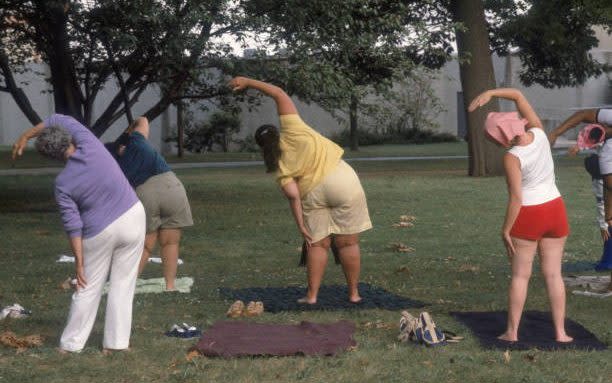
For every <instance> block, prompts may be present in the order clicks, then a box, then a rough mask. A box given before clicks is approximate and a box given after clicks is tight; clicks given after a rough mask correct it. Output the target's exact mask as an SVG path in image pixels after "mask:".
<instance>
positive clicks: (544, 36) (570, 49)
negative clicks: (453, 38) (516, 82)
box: [486, 0, 612, 88]
mask: <svg viewBox="0 0 612 383" xmlns="http://www.w3.org/2000/svg"><path fill="white" fill-rule="evenodd" d="M486 3H487V8H488V10H489V12H490V16H491V18H490V20H489V21H490V22H489V31H490V39H491V45H492V48H493V49H494V50H495V51H496V52H497V53H499V54H501V55H505V54H508V53H509V50H510V49H511V48H517V49H516V52H517V55H518V57H519V58H520V59H521V62H522V64H523V67H522V69H521V72H520V74H519V76H520V79H521V81H522V82H523V83H524V84H525V85H528V86H529V85H532V84H539V85H542V86H544V87H547V88H552V87H561V86H576V85H581V84H584V83H585V82H586V81H587V80H588V79H589V78H590V77H596V76H598V75H600V74H602V73H603V72H605V71H609V70H610V68H608V67H607V66H606V65H605V64H603V63H600V62H598V61H597V60H595V59H594V58H593V56H592V55H591V54H590V53H589V51H590V50H592V49H593V48H595V47H597V45H598V43H599V42H598V40H597V38H596V37H595V32H594V30H593V27H594V26H600V27H603V28H604V29H605V30H607V31H608V33H610V32H612V2H610V1H609V0H529V1H527V0H525V1H514V0H488V1H487V2H486Z"/></svg>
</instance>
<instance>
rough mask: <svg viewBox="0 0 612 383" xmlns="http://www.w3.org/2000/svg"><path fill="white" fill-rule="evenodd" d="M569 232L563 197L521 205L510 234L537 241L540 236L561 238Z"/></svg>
mask: <svg viewBox="0 0 612 383" xmlns="http://www.w3.org/2000/svg"><path fill="white" fill-rule="evenodd" d="M568 234H569V225H568V223H567V213H566V211H565V204H564V203H563V198H561V197H559V198H555V199H554V200H552V201H548V202H545V203H543V204H540V205H530V206H521V210H520V211H519V215H518V217H516V221H515V222H514V226H512V230H510V236H512V237H515V238H521V239H527V240H530V241H537V240H540V239H542V238H562V237H567V235H568Z"/></svg>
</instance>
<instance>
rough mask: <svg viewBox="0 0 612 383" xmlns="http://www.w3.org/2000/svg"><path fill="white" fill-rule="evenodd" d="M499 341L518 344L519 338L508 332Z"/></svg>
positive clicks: (499, 337)
mask: <svg viewBox="0 0 612 383" xmlns="http://www.w3.org/2000/svg"><path fill="white" fill-rule="evenodd" d="M497 339H501V340H505V341H506V342H518V336H516V335H511V334H508V333H507V332H505V333H503V334H501V335H500V336H498V337H497Z"/></svg>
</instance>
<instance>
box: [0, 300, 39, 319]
mask: <svg viewBox="0 0 612 383" xmlns="http://www.w3.org/2000/svg"><path fill="white" fill-rule="evenodd" d="M30 315H32V312H31V311H30V310H26V309H25V308H24V307H23V306H22V305H20V304H19V303H13V305H12V306H6V307H5V308H3V309H2V311H1V312H0V319H4V318H13V319H22V318H27V317H29V316H30Z"/></svg>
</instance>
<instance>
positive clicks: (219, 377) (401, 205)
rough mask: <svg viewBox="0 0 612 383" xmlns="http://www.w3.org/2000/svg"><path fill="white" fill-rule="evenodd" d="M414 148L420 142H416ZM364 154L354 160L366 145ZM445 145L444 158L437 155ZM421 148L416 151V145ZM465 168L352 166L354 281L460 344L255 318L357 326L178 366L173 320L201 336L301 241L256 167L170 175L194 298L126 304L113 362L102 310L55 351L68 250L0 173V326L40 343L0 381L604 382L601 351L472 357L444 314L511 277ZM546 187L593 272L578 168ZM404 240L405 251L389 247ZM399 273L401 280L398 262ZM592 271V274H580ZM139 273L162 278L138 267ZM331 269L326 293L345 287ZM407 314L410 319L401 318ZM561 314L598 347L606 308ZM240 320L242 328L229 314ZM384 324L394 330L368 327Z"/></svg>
mask: <svg viewBox="0 0 612 383" xmlns="http://www.w3.org/2000/svg"><path fill="white" fill-rule="evenodd" d="M423 148H425V146H423ZM364 151H365V150H364ZM449 151H452V150H451V149H449ZM425 152H427V150H425ZM466 163H467V161H466V160H452V161H451V160H439V161H428V162H421V161H420V162H403V161H393V162H357V163H354V164H353V166H354V167H355V168H356V170H357V171H358V173H359V174H360V177H361V180H362V183H363V185H364V188H365V190H366V194H367V197H368V204H369V208H370V214H371V217H372V220H373V223H374V225H375V228H374V229H373V230H370V231H368V232H367V233H365V234H364V235H363V237H362V262H363V273H362V280H363V281H365V282H368V283H370V284H373V285H376V286H380V287H383V288H385V289H388V290H390V291H392V292H395V293H398V294H400V295H404V296H407V297H410V298H414V299H419V300H423V301H425V302H428V303H429V306H428V307H427V311H429V312H430V313H432V315H433V317H434V319H435V320H436V323H437V324H438V326H440V327H442V328H445V329H449V330H452V331H455V332H458V333H459V334H462V335H465V336H466V340H464V341H463V342H461V343H459V344H454V345H449V346H446V347H443V348H435V349H428V348H424V347H416V346H412V345H405V344H398V343H397V342H396V340H395V338H396V336H397V328H396V324H397V322H398V320H399V313H398V312H393V311H385V310H354V311H328V312H306V313H296V312H286V313H279V314H269V313H265V314H264V315H263V316H262V317H260V318H258V319H257V320H258V321H265V322H275V323H297V322H299V321H302V320H310V321H321V322H325V321H334V320H339V319H349V320H352V321H354V322H355V323H356V324H357V326H358V328H357V331H356V334H355V338H356V340H357V342H358V347H357V349H356V350H354V351H351V352H345V353H343V354H340V355H339V356H337V357H286V358H242V359H229V360H225V359H216V358H204V357H200V358H195V359H193V360H192V361H187V360H186V359H185V354H186V351H187V349H188V348H189V347H190V346H191V345H192V344H193V343H194V342H192V341H184V340H178V339H175V338H167V337H165V336H163V332H164V331H166V330H167V329H168V328H169V326H170V325H172V324H173V323H180V322H183V321H184V322H188V323H196V324H198V325H199V326H201V327H203V328H204V330H206V328H207V327H208V326H209V325H211V324H212V323H214V322H215V321H217V320H222V319H224V314H225V311H226V310H227V307H228V306H229V304H230V303H231V302H229V301H224V300H223V299H222V298H220V297H219V294H218V291H217V289H218V288H219V287H231V288H240V287H254V286H289V285H291V286H295V285H303V284H304V283H305V274H304V270H303V269H300V268H297V267H296V264H297V261H298V257H299V253H298V250H297V248H298V246H299V245H300V243H301V241H300V237H299V234H298V232H297V229H295V226H294V223H293V220H292V217H291V214H290V211H289V208H288V206H287V202H286V201H285V200H284V198H282V197H281V194H280V193H279V191H278V190H277V188H276V186H275V185H274V183H273V181H272V179H271V178H270V177H269V176H266V175H264V173H263V169H262V168H261V167H251V168H239V169H229V170H228V169H196V170H183V171H178V172H177V174H178V175H179V177H180V178H181V179H182V181H183V182H184V184H185V186H186V188H187V191H188V194H189V196H190V200H191V204H192V205H191V206H192V209H193V213H194V219H195V226H194V227H193V228H191V229H189V230H187V231H186V232H185V234H184V241H183V246H182V255H181V257H182V258H183V259H184V260H185V264H184V265H182V266H179V276H192V277H194V279H195V285H194V289H193V290H192V293H191V294H177V293H166V294H145V295H136V298H135V300H134V325H133V333H132V338H131V341H132V348H133V351H132V352H129V353H121V354H116V355H112V356H110V357H105V356H102V354H101V353H100V347H101V337H102V321H101V320H100V319H101V317H102V314H103V311H104V310H103V308H104V300H103V302H102V306H101V310H100V311H102V312H100V315H99V319H98V322H97V324H96V326H95V328H94V331H93V333H92V335H91V337H90V339H89V342H88V346H87V348H86V349H85V350H84V351H83V353H82V354H80V355H59V354H58V353H57V352H56V351H55V347H56V345H57V343H58V337H59V335H60V332H61V330H62V328H63V326H64V324H65V319H66V316H67V313H68V308H69V304H70V294H69V293H66V292H63V291H60V290H59V289H58V284H59V282H61V281H62V280H64V279H65V278H66V277H67V276H69V275H71V273H72V271H73V269H72V268H73V266H72V265H69V264H57V263H55V259H56V258H57V255H58V254H60V253H62V252H66V251H67V249H68V244H67V241H66V239H65V236H64V234H63V232H62V229H61V225H60V219H59V215H58V213H57V210H56V207H55V204H54V200H53V190H52V180H53V178H52V177H51V176H10V177H8V176H5V177H0V212H1V214H0V231H1V233H2V238H4V243H3V246H2V247H1V250H0V252H1V256H0V303H1V305H2V306H4V305H8V304H12V303H13V302H18V303H20V304H22V305H23V306H25V307H27V308H29V309H31V310H32V311H33V315H32V317H31V318H29V319H25V320H4V321H0V331H5V330H11V331H14V332H15V333H17V334H18V335H27V334H33V333H38V334H41V335H43V336H44V337H45V344H44V346H43V347H41V348H37V349H31V350H28V351H26V352H24V353H22V354H19V355H17V354H15V351H14V350H12V349H8V348H3V347H2V346H0V383H2V382H28V383H36V382H45V383H51V382H64V381H70V382H130V383H132V382H271V381H279V382H295V381H305V382H411V381H413V382H572V383H574V382H601V383H604V382H609V381H610V377H611V376H612V363H610V360H611V359H612V351H610V350H608V351H604V352H585V351H562V352H542V351H537V350H531V351H524V352H518V351H513V352H511V353H510V360H509V361H508V360H506V359H505V358H504V353H503V351H488V350H484V349H482V348H481V347H480V346H479V344H478V343H477V341H476V340H475V339H474V337H473V336H471V334H470V333H469V332H468V330H467V329H466V328H465V327H463V326H462V325H460V324H459V323H458V322H456V321H455V320H453V319H452V318H451V317H450V316H449V315H448V312H449V311H453V310H483V311H488V310H504V309H505V308H506V288H507V283H508V280H509V267H508V262H507V259H506V256H505V254H504V251H503V246H502V243H501V240H500V236H499V230H500V227H501V223H502V219H503V215H504V207H505V202H506V191H505V182H504V179H503V178H501V177H495V178H470V177H466V176H465V173H466V170H465V168H466ZM557 175H558V179H559V181H558V185H559V188H560V189H561V192H562V193H563V194H564V196H565V198H566V204H567V208H568V214H569V219H570V225H571V228H572V234H571V236H570V238H569V240H568V244H567V247H566V252H567V255H566V258H565V261H566V263H567V264H578V263H580V262H586V261H589V262H595V261H597V260H598V259H599V257H600V254H601V243H600V242H601V240H600V239H599V232H598V229H597V226H596V224H595V219H594V214H595V208H594V206H593V202H594V201H593V196H592V194H591V189H590V179H589V178H588V175H587V173H586V172H585V171H584V170H583V169H582V161H581V160H580V158H578V159H565V158H564V159H560V160H558V163H557ZM401 214H413V215H415V216H416V217H417V221H416V225H415V227H413V228H392V227H391V225H392V224H393V223H394V222H397V221H398V217H399V215H401ZM397 241H401V242H403V243H405V244H406V245H408V246H411V247H413V248H415V249H416V250H415V252H414V253H396V252H394V251H393V250H391V249H390V248H389V243H391V242H397ZM404 266H405V267H406V268H407V270H408V271H407V272H406V271H401V272H400V271H399V270H400V268H402V267H404ZM585 273H587V274H592V272H585ZM144 276H145V277H158V276H161V267H160V266H158V265H149V266H148V268H147V270H146V271H145V275H144ZM343 282H344V278H343V276H342V272H341V269H340V268H339V267H335V266H333V265H332V264H330V266H329V268H328V271H327V275H326V277H325V283H329V284H331V283H343ZM526 309H535V310H548V302H547V298H546V292H545V290H544V285H543V281H542V278H541V277H540V276H539V275H537V269H536V270H535V274H534V277H533V279H532V281H531V285H530V290H529V297H528V301H527V305H526ZM413 311H414V313H415V314H417V313H418V312H417V311H416V310H413ZM567 312H568V316H569V317H570V318H572V319H573V320H575V321H577V322H579V323H581V324H583V325H584V326H585V327H587V328H588V329H589V330H591V331H592V332H594V333H595V334H597V335H598V337H599V338H600V339H601V340H602V341H604V342H605V343H607V344H608V345H610V343H612V325H611V323H612V319H611V318H612V306H611V301H610V298H608V299H605V300H600V299H596V298H588V297H581V296H574V295H572V294H568V298H567ZM241 320H253V319H241ZM375 321H381V322H382V323H388V324H390V325H391V326H392V328H391V329H386V328H376V327H375V326H374V327H372V326H367V325H366V324H367V323H368V322H375Z"/></svg>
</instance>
